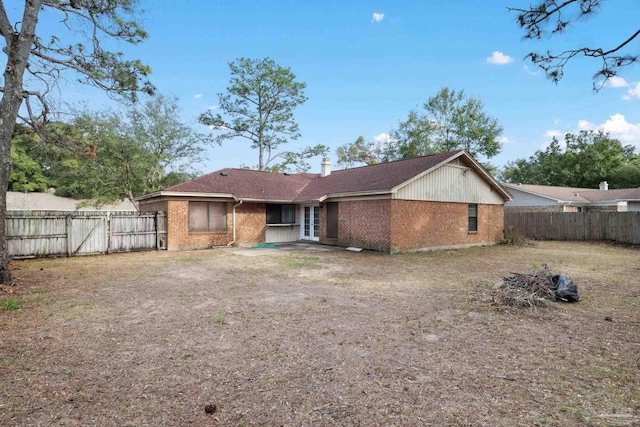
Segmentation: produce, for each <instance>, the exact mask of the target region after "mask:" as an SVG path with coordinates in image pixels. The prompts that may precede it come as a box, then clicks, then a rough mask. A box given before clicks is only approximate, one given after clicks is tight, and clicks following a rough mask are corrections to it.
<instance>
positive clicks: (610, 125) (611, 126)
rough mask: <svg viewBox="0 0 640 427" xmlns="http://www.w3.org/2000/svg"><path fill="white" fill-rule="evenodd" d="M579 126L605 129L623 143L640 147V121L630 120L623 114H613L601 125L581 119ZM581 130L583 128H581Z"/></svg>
mask: <svg viewBox="0 0 640 427" xmlns="http://www.w3.org/2000/svg"><path fill="white" fill-rule="evenodd" d="M578 126H584V130H603V131H605V132H608V133H609V134H610V135H611V137H612V138H615V139H617V140H619V141H620V142H622V143H623V144H633V145H635V146H636V147H640V123H630V122H628V121H627V119H626V118H625V117H624V115H623V114H613V115H612V116H610V117H609V118H608V119H607V120H606V121H605V122H604V123H602V124H600V125H594V124H593V123H590V122H588V121H586V120H580V121H579V122H578ZM581 130H583V129H582V128H581Z"/></svg>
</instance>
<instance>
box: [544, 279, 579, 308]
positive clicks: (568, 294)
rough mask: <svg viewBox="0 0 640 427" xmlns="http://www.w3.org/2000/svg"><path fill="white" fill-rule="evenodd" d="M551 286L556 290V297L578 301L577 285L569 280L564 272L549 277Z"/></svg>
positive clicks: (568, 300)
mask: <svg viewBox="0 0 640 427" xmlns="http://www.w3.org/2000/svg"><path fill="white" fill-rule="evenodd" d="M551 282H553V287H554V290H555V292H556V298H557V299H559V300H562V301H567V302H578V301H580V295H578V287H577V286H576V284H575V283H574V282H573V280H571V278H570V277H569V276H565V275H564V274H556V275H555V276H553V277H552V278H551Z"/></svg>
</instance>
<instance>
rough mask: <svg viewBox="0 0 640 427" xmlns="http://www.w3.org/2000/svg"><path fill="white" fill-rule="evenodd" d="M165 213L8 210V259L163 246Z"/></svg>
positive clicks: (126, 250)
mask: <svg viewBox="0 0 640 427" xmlns="http://www.w3.org/2000/svg"><path fill="white" fill-rule="evenodd" d="M166 222H167V216H166V213H165V212H121V211H118V212H102V211H95V212H90V211H82V212H79V211H73V212H58V211H7V212H6V218H5V227H6V228H5V229H6V232H7V249H8V252H9V258H14V259H17V258H33V257H47V256H78V255H91V254H103V253H111V252H130V251H145V250H147V251H148V250H157V249H166V247H167V246H166V241H167V224H166Z"/></svg>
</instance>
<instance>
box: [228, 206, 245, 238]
mask: <svg viewBox="0 0 640 427" xmlns="http://www.w3.org/2000/svg"><path fill="white" fill-rule="evenodd" d="M234 199H235V197H234ZM236 200H238V199H236ZM243 203H244V201H243V200H238V203H236V204H235V205H233V240H232V241H230V242H229V243H227V246H231V245H233V244H234V243H236V208H237V207H238V206H240V205H241V204H243Z"/></svg>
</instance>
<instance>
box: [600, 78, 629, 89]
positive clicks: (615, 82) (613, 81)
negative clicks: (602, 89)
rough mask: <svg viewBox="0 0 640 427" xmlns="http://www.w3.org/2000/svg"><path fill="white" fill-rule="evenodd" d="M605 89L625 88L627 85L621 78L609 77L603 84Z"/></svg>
mask: <svg viewBox="0 0 640 427" xmlns="http://www.w3.org/2000/svg"><path fill="white" fill-rule="evenodd" d="M604 85H605V86H606V87H627V86H629V83H628V82H627V81H626V80H625V79H623V78H622V77H618V76H613V77H609V79H608V80H607V81H606V82H605V84H604Z"/></svg>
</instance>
